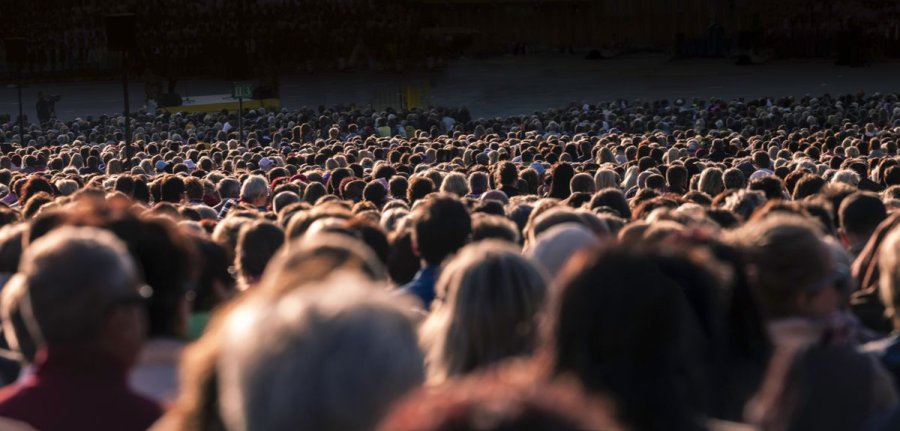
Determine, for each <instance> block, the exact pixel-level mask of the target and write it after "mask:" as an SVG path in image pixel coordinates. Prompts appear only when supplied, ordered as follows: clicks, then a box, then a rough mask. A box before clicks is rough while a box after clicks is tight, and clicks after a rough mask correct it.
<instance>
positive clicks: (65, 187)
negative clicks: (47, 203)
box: [56, 180, 78, 196]
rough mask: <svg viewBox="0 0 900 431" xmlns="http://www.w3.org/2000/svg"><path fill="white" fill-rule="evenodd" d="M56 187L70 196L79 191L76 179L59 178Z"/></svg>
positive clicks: (61, 192) (62, 193)
mask: <svg viewBox="0 0 900 431" xmlns="http://www.w3.org/2000/svg"><path fill="white" fill-rule="evenodd" d="M56 188H57V189H58V190H59V193H60V194H61V195H63V196H69V195H71V194H72V193H75V192H77V191H78V183H77V182H76V181H75V180H58V181H56Z"/></svg>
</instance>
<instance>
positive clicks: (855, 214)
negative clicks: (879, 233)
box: [838, 192, 887, 258]
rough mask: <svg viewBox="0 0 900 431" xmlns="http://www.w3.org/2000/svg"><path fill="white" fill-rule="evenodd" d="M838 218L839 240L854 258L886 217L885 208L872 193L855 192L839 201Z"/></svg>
mask: <svg viewBox="0 0 900 431" xmlns="http://www.w3.org/2000/svg"><path fill="white" fill-rule="evenodd" d="M838 218H839V220H840V226H841V227H840V234H841V242H842V243H843V244H844V247H846V248H847V251H848V252H849V253H850V255H851V256H852V257H853V258H856V256H859V253H860V252H862V249H863V247H865V246H866V243H868V242H869V238H870V237H871V236H872V233H873V232H875V229H876V228H878V225H879V224H880V223H881V222H882V221H883V220H884V219H885V218H887V209H886V208H885V206H884V202H882V200H881V199H880V198H879V197H878V196H877V195H875V194H874V193H869V192H856V193H853V194H851V195H850V196H847V197H846V198H844V200H842V201H841V206H840V208H839V209H838Z"/></svg>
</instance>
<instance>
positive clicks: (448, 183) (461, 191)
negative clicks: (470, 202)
mask: <svg viewBox="0 0 900 431" xmlns="http://www.w3.org/2000/svg"><path fill="white" fill-rule="evenodd" d="M441 191H442V192H444V193H452V194H454V195H456V196H459V197H461V198H464V197H466V195H468V194H469V183H468V182H467V181H466V176H465V175H463V174H461V173H459V172H451V173H449V174H447V176H446V177H444V181H443V182H442V183H441Z"/></svg>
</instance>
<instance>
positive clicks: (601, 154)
mask: <svg viewBox="0 0 900 431" xmlns="http://www.w3.org/2000/svg"><path fill="white" fill-rule="evenodd" d="M237 115H242V116H243V120H244V125H245V126H244V127H245V130H246V133H245V135H244V136H239V135H238V131H237V130H236V128H235V127H234V124H236V120H237ZM126 121H128V122H130V126H131V127H130V130H131V131H133V136H129V137H126V136H125V135H124V133H125V127H124V126H125V122H126ZM126 138H128V139H126ZM898 140H900V99H898V96H897V95H896V94H873V95H864V94H857V95H842V96H832V95H823V96H819V97H803V98H781V99H775V98H765V99H758V100H743V99H738V100H718V99H712V100H699V99H698V100H681V99H678V100H674V101H666V100H659V101H652V102H651V101H626V100H619V101H613V102H602V103H596V104H571V105H569V106H566V107H564V108H561V109H551V110H547V111H545V112H536V113H534V114H532V115H523V116H510V117H502V118H473V117H472V115H471V114H470V113H469V112H468V111H467V110H466V109H464V108H460V109H447V108H423V109H413V110H408V111H394V110H388V111H385V112H375V111H373V110H371V109H363V108H354V107H334V108H326V107H319V108H317V109H306V108H304V109H299V110H294V111H289V110H286V109H284V110H281V111H265V110H261V109H257V110H248V111H246V112H243V113H235V112H224V111H223V112H219V113H197V114H186V113H176V114H168V113H162V112H159V113H157V112H153V113H147V112H141V113H138V114H135V115H134V116H133V117H131V118H125V117H123V116H121V115H110V116H101V117H99V118H89V117H87V118H78V119H75V120H73V121H61V120H57V119H54V120H51V121H49V122H48V123H45V124H43V125H37V124H31V125H29V126H28V127H27V128H26V129H25V130H19V129H18V125H17V124H14V123H10V124H2V125H0V150H2V155H0V202H2V203H0V225H2V229H0V281H2V282H3V287H2V290H0V322H2V333H3V337H2V338H3V342H5V343H6V346H7V348H6V350H5V354H4V355H3V358H2V360H0V379H2V383H3V385H4V387H3V388H2V389H0V428H2V429H21V430H29V429H37V430H62V429H66V430H71V429H110V430H113V429H114V430H132V429H134V430H143V429H148V428H150V429H154V430H230V431H234V430H288V429H314V430H322V431H327V430H334V431H353V430H376V429H377V430H384V431H404V430H409V431H420V430H423V431H424V430H473V431H474V430H480V431H485V430H498V431H499V430H554V431H560V430H615V429H623V430H624V429H633V430H659V429H667V430H695V429H713V430H720V429H744V428H740V427H742V426H743V427H747V428H746V429H760V430H811V429H815V430H860V429H872V430H889V429H897V427H900V404H898V393H897V390H898V386H897V385H898V384H900V339H898V335H897V332H896V331H897V330H898V329H900V314H898V313H897V312H896V310H897V309H898V307H900V300H898V298H900V227H898V225H900V213H898V212H897V210H898V209H900V154H898V143H900V142H898ZM735 427H738V428H735Z"/></svg>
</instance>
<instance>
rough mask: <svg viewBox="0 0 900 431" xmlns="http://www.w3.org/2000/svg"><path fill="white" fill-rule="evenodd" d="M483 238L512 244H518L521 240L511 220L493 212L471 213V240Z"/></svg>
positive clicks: (517, 229)
mask: <svg viewBox="0 0 900 431" xmlns="http://www.w3.org/2000/svg"><path fill="white" fill-rule="evenodd" d="M485 239H496V240H504V241H508V242H510V243H513V244H519V242H520V240H521V238H520V235H519V228H518V227H517V226H516V224H515V223H514V222H513V221H512V220H510V219H508V218H506V217H503V216H499V215H493V214H486V213H475V214H472V241H473V242H476V241H481V240H485Z"/></svg>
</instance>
